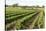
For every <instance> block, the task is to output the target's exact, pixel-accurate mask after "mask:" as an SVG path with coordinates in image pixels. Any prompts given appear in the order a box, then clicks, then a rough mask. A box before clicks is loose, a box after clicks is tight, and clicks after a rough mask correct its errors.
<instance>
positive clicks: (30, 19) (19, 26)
mask: <svg viewBox="0 0 46 31" xmlns="http://www.w3.org/2000/svg"><path fill="white" fill-rule="evenodd" d="M44 22H45V12H44V8H31V9H28V8H27V9H24V8H22V7H6V23H5V24H6V30H11V29H13V30H14V29H16V30H24V29H43V28H44V27H45V26H44Z"/></svg>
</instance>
